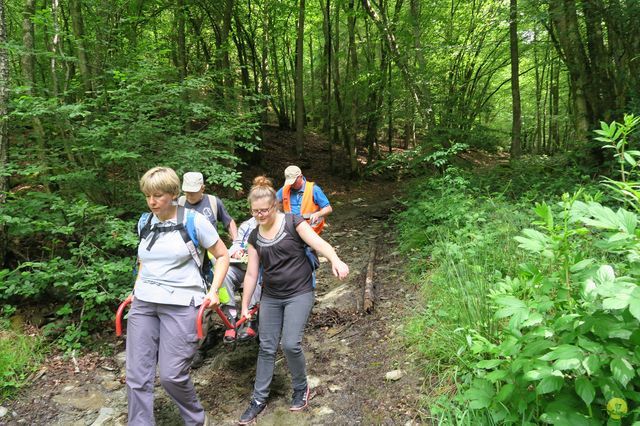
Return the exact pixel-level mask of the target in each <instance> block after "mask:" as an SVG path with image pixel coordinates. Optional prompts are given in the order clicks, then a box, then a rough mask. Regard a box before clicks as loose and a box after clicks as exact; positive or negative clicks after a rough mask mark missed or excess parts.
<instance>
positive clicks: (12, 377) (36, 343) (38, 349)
mask: <svg viewBox="0 0 640 426" xmlns="http://www.w3.org/2000/svg"><path fill="white" fill-rule="evenodd" d="M42 358H43V345H42V341H41V338H40V337H39V336H27V335H25V334H22V333H20V332H17V331H13V330H10V329H9V328H8V327H7V326H6V325H5V324H2V323H0V375H1V376H0V402H2V401H4V400H6V399H8V398H11V397H12V396H13V395H14V394H15V393H16V392H17V391H18V389H20V387H22V386H24V385H25V384H26V382H27V377H28V376H29V374H30V373H32V372H33V371H35V369H36V368H37V366H38V364H39V363H40V361H41V360H42Z"/></svg>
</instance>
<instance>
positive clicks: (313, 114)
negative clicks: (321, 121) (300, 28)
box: [309, 34, 318, 126]
mask: <svg viewBox="0 0 640 426" xmlns="http://www.w3.org/2000/svg"><path fill="white" fill-rule="evenodd" d="M314 73H315V64H314V55H313V35H311V34H309V80H310V82H311V91H310V101H309V105H310V107H309V116H310V117H311V122H312V123H313V125H314V126H316V125H317V123H318V117H317V115H316V79H315V75H314Z"/></svg>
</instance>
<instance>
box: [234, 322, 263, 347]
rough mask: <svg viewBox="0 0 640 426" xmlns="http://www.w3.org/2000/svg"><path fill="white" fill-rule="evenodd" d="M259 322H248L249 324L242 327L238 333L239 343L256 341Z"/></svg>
mask: <svg viewBox="0 0 640 426" xmlns="http://www.w3.org/2000/svg"><path fill="white" fill-rule="evenodd" d="M256 322H257V321H248V322H247V324H246V325H245V326H244V327H242V329H241V330H240V331H239V332H238V342H246V341H248V340H252V339H255V338H256V336H257V335H258V327H257V326H256Z"/></svg>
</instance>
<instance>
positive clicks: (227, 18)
mask: <svg viewBox="0 0 640 426" xmlns="http://www.w3.org/2000/svg"><path fill="white" fill-rule="evenodd" d="M224 6H225V7H224V15H223V18H222V27H221V31H220V32H221V34H220V38H221V41H222V49H223V50H222V70H223V72H224V74H225V80H224V85H225V89H226V93H225V99H227V100H230V99H231V97H232V96H233V86H234V79H233V73H232V72H230V71H231V59H230V58H229V34H230V33H231V21H232V18H233V9H234V7H235V0H226V1H225V3H224Z"/></svg>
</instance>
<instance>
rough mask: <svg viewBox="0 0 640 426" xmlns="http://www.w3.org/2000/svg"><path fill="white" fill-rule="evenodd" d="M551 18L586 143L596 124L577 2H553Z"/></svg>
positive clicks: (578, 128)
mask: <svg viewBox="0 0 640 426" xmlns="http://www.w3.org/2000/svg"><path fill="white" fill-rule="evenodd" d="M549 15H550V18H551V22H552V24H553V29H554V34H555V35H556V36H557V41H558V43H557V46H558V48H559V53H560V55H562V57H563V60H564V62H565V64H566V65H567V68H568V70H569V75H570V76H571V92H572V95H573V96H572V102H573V105H572V106H573V118H574V124H575V129H576V138H577V139H578V140H581V141H584V142H586V141H587V140H588V139H589V128H590V126H591V124H592V123H593V108H592V105H591V102H589V100H588V98H587V97H588V96H590V95H591V96H593V95H594V93H592V88H591V87H590V86H591V85H590V75H589V68H588V66H589V63H588V59H587V54H586V52H585V48H584V45H583V43H582V40H581V38H580V25H579V24H578V16H577V13H576V4H575V0H550V1H549Z"/></svg>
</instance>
